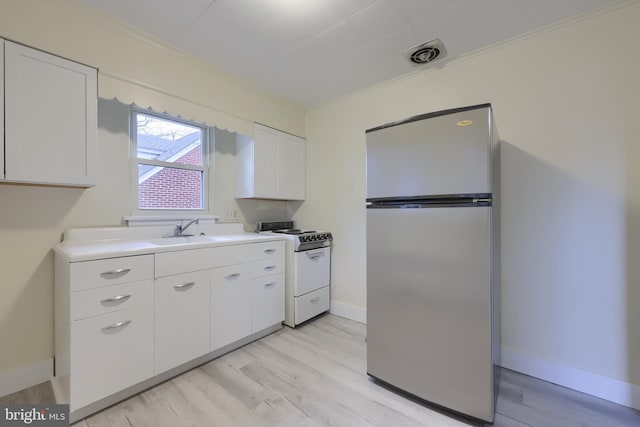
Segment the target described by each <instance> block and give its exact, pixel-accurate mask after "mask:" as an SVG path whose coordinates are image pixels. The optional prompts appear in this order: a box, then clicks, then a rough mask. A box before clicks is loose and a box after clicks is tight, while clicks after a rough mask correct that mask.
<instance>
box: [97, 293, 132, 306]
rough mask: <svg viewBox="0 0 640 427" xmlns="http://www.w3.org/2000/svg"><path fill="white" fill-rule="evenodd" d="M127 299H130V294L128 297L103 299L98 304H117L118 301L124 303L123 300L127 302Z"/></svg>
mask: <svg viewBox="0 0 640 427" xmlns="http://www.w3.org/2000/svg"><path fill="white" fill-rule="evenodd" d="M129 298H131V294H129V295H118V296H115V297H111V298H107V299H103V300H102V301H100V302H101V303H103V304H107V303H110V302H118V301H122V302H124V301H125V300H127V299H129Z"/></svg>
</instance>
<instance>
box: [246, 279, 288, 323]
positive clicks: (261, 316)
mask: <svg viewBox="0 0 640 427" xmlns="http://www.w3.org/2000/svg"><path fill="white" fill-rule="evenodd" d="M283 320H284V273H280V274H272V275H270V276H264V277H259V278H257V279H252V280H251V332H257V331H260V330H262V329H264V328H268V327H269V326H272V325H275V324H277V323H280V322H282V321H283Z"/></svg>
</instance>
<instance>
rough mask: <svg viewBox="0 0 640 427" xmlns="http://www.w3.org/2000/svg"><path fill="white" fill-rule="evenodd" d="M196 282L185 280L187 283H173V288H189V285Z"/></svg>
mask: <svg viewBox="0 0 640 427" xmlns="http://www.w3.org/2000/svg"><path fill="white" fill-rule="evenodd" d="M195 284H196V282H187V283H183V284H181V285H173V289H175V290H177V291H179V290H182V289H186V288H190V287H191V286H193V285H195Z"/></svg>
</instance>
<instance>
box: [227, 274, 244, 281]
mask: <svg viewBox="0 0 640 427" xmlns="http://www.w3.org/2000/svg"><path fill="white" fill-rule="evenodd" d="M238 277H240V273H233V274H229V275H228V276H224V278H225V279H227V280H236V279H237V278H238Z"/></svg>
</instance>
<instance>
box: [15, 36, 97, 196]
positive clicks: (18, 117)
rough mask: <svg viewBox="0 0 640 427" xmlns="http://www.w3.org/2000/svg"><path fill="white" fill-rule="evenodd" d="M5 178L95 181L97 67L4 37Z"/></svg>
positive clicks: (76, 182) (40, 181)
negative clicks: (35, 48)
mask: <svg viewBox="0 0 640 427" xmlns="http://www.w3.org/2000/svg"><path fill="white" fill-rule="evenodd" d="M4 52H5V64H4V65H5V75H4V86H5V179H6V180H7V181H11V182H27V183H35V184H51V185H72V186H80V187H90V186H93V185H95V176H94V168H95V162H96V159H95V156H96V139H97V135H96V133H97V70H96V69H94V68H91V67H87V66H85V65H82V64H78V63H76V62H72V61H69V60H66V59H62V58H59V57H56V56H53V55H50V54H47V53H44V52H41V51H38V50H34V49H31V48H28V47H26V46H22V45H18V44H15V43H11V42H9V41H5V46H4Z"/></svg>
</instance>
